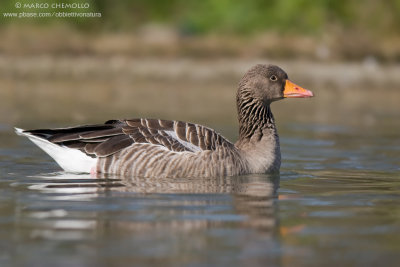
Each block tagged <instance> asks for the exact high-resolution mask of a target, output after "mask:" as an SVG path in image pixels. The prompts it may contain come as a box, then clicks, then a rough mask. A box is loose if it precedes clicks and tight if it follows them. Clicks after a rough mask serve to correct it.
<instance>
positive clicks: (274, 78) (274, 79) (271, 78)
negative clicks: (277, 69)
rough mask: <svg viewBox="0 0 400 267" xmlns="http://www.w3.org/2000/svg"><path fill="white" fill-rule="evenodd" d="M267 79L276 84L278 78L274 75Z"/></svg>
mask: <svg viewBox="0 0 400 267" xmlns="http://www.w3.org/2000/svg"><path fill="white" fill-rule="evenodd" d="M269 79H270V80H271V81H273V82H276V81H277V80H278V78H277V77H276V76H275V75H272V76H271V77H269Z"/></svg>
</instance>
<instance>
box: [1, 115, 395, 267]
mask: <svg viewBox="0 0 400 267" xmlns="http://www.w3.org/2000/svg"><path fill="white" fill-rule="evenodd" d="M374 129H375V130H374ZM280 134H281V147H282V154H283V164H282V168H281V173H280V175H275V176H268V175H248V176H241V177H225V178H214V179H156V178H153V179H144V178H124V179H121V177H113V176H104V177H100V178H99V179H93V178H91V177H90V175H73V174H68V173H64V172H60V170H59V168H58V166H57V165H56V164H55V163H53V162H52V161H51V160H50V159H49V158H48V157H47V156H46V155H45V154H44V153H43V152H41V151H40V150H38V149H36V148H35V147H34V145H33V144H31V143H30V142H29V141H28V140H26V139H24V138H21V137H18V136H15V135H14V134H13V133H12V130H11V128H10V127H9V126H7V125H3V127H2V128H1V137H0V139H1V141H2V147H1V150H0V157H1V162H0V166H1V176H0V224H1V227H0V265H1V266H10V265H14V266H143V265H149V266H152V265H154V266H398V264H399V262H400V234H399V233H400V209H399V207H400V143H399V139H398V137H397V134H396V133H395V131H393V129H392V128H390V129H387V128H384V129H379V127H378V128H370V129H369V130H368V131H367V130H366V129H360V128H355V127H351V126H346V125H339V126H337V125H326V124H325V125H322V124H318V123H317V124H312V123H305V124H300V123H286V124H281V125H280Z"/></svg>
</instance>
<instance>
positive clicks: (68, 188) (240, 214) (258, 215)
mask: <svg viewBox="0 0 400 267" xmlns="http://www.w3.org/2000/svg"><path fill="white" fill-rule="evenodd" d="M279 179H280V177H279V175H273V176H267V175H248V176H240V177H219V178H198V179H176V178H175V179H168V178H140V177H130V178H122V179H121V177H119V178H118V177H110V176H102V177H98V178H95V179H94V178H91V177H90V176H89V175H72V174H67V173H55V174H47V175H40V176H35V177H31V178H30V180H29V182H28V186H27V187H28V188H29V189H31V192H33V193H34V192H40V194H39V195H37V194H34V196H31V197H30V200H29V201H26V203H24V204H25V205H24V206H25V207H24V209H23V214H22V215H21V218H20V222H21V223H24V224H27V223H28V224H29V225H30V227H31V228H32V229H31V232H30V233H29V236H30V238H34V239H38V238H39V239H45V240H85V239H88V238H89V239H93V238H98V237H99V236H108V237H111V241H110V240H109V242H115V241H116V240H120V241H121V240H125V239H127V238H128V239H129V242H131V243H134V244H136V245H139V243H140V242H151V240H153V239H157V240H158V242H163V241H162V240H161V241H160V240H159V238H156V237H154V235H153V234H154V233H155V232H156V233H158V234H157V235H160V234H161V235H165V234H167V235H168V233H175V235H181V234H185V235H195V236H197V237H198V238H201V239H204V238H206V239H207V236H208V235H211V236H212V237H208V238H214V239H215V237H214V235H217V237H218V238H222V240H223V241H220V244H217V245H216V247H217V248H216V249H222V250H224V251H225V250H226V248H225V249H224V247H225V246H232V245H233V244H234V243H236V242H237V241H232V239H243V237H240V235H238V233H237V231H238V230H239V229H242V230H241V231H243V232H245V233H246V232H248V233H247V234H249V237H248V238H249V239H248V238H244V239H243V240H241V241H240V242H242V243H241V245H240V247H244V248H246V246H251V247H253V246H255V245H254V243H255V242H260V240H264V241H263V242H265V241H266V240H267V242H269V243H274V240H273V238H272V237H273V236H274V233H275V231H276V227H277V220H276V218H275V210H276V207H275V198H276V197H277V189H278V187H279ZM25 183H26V182H25ZM14 186H24V184H22V183H17V182H16V183H14ZM25 186H26V184H25ZM234 229H235V231H236V232H235V236H231V234H232V233H231V232H230V231H233V230H234ZM209 231H211V232H210V233H208V234H207V233H206V234H204V233H203V234H201V232H209ZM239 232H240V231H239ZM143 233H147V237H148V239H147V240H143V238H145V237H143ZM255 233H257V234H255ZM254 234H255V236H253V235H254ZM138 236H140V237H139V238H138ZM250 236H253V237H251V238H250ZM129 237H130V238H129ZM113 240H114V241H113ZM127 242H128V241H127ZM136 242H138V243H136ZM153 242H154V240H153ZM204 242H209V241H204ZM232 242H233V243H232ZM173 243H174V242H173ZM164 245H165V244H164ZM175 245H177V246H182V244H181V241H176V242H175ZM150 248H151V247H149V248H148V249H150ZM228 250H229V249H228ZM249 251H251V250H250V249H249ZM258 252H259V253H260V255H262V254H263V253H264V252H265V246H261V247H260V248H257V249H253V250H252V252H251V253H256V254H257V253H258ZM174 253H176V254H177V255H178V254H179V253H178V252H177V251H175V252H174ZM125 256H128V255H125ZM245 258H246V256H245Z"/></svg>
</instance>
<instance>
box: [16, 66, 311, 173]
mask: <svg viewBox="0 0 400 267" xmlns="http://www.w3.org/2000/svg"><path fill="white" fill-rule="evenodd" d="M312 96H313V93H312V92H311V91H309V90H307V89H304V88H302V87H300V86H298V85H296V84H295V83H293V82H291V81H290V80H289V79H288V75H287V74H286V72H285V71H283V70H282V69H281V68H280V67H278V66H275V65H265V64H258V65H255V66H254V67H252V68H251V69H250V70H248V71H247V72H246V73H245V75H244V76H243V77H242V79H241V80H240V82H239V86H238V90H237V94H236V102H237V112H238V120H239V138H238V140H237V142H236V143H231V142H230V141H228V140H227V139H226V138H224V137H223V136H222V135H220V134H219V133H217V132H216V131H215V130H213V129H210V128H208V127H205V126H202V125H199V124H195V123H189V122H182V121H173V120H161V119H144V118H136V119H122V120H108V121H106V122H105V123H103V124H93V125H83V126H76V127H68V128H56V129H37V130H23V129H19V128H15V131H16V133H17V134H18V135H22V136H25V137H27V138H29V139H30V140H31V141H32V142H33V143H35V144H36V145H38V146H39V147H40V148H41V149H42V150H44V151H45V152H46V153H47V154H49V155H50V156H51V157H52V158H53V159H54V160H55V161H56V162H57V163H58V165H59V166H60V167H61V168H62V169H64V171H66V172H74V173H91V174H93V175H95V174H97V173H104V174H115V175H121V176H131V177H132V176H136V177H160V178H161V177H168V178H169V177H171V178H172V177H180V178H183V177H220V176H234V175H245V174H252V173H276V172H279V169H280V165H281V153H280V145H279V137H278V132H277V129H276V126H275V120H274V116H273V115H272V112H271V108H270V105H271V103H272V102H274V101H277V100H280V99H283V98H305V97H312Z"/></svg>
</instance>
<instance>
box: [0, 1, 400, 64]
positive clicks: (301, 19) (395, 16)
mask: <svg viewBox="0 0 400 267" xmlns="http://www.w3.org/2000/svg"><path fill="white" fill-rule="evenodd" d="M17 2H18V1H17V0H3V1H2V3H1V4H0V6H1V11H2V12H47V11H51V12H53V11H63V12H71V11H72V12H74V11H75V12H96V13H100V14H101V18H55V17H54V16H53V17H51V18H36V19H29V18H20V19H16V18H6V17H4V14H3V18H2V24H1V28H2V30H3V31H4V29H5V28H7V27H9V26H10V25H15V24H17V25H18V26H21V25H23V24H29V25H30V26H32V24H33V25H35V26H40V27H41V28H43V27H46V26H47V27H48V26H49V25H50V26H52V27H61V26H63V27H64V28H65V27H68V28H70V31H73V32H75V31H77V34H78V35H82V34H83V35H86V34H107V33H113V34H116V33H120V34H122V33H125V34H133V35H136V36H138V37H143V35H146V34H149V35H151V34H154V35H159V37H158V40H159V42H160V43H162V41H164V43H168V41H170V42H171V40H166V39H168V38H169V39H174V41H175V45H176V43H179V44H180V45H181V46H182V47H183V48H182V49H183V50H184V51H180V52H177V51H169V50H173V49H171V48H170V49H168V48H164V49H160V48H159V49H158V52H160V51H159V50H161V52H162V54H164V53H168V52H169V53H172V52H173V53H178V54H185V55H187V54H200V55H201V56H205V55H207V53H201V51H199V50H201V49H199V48H198V47H195V45H194V44H187V43H185V41H187V39H190V38H195V37H197V38H200V37H202V38H208V39H210V38H211V37H210V36H213V37H214V38H213V42H214V43H215V42H217V43H221V44H222V47H218V45H214V47H210V46H213V45H212V44H209V45H208V46H209V47H208V50H212V52H213V53H212V55H213V56H214V55H216V54H217V55H218V54H223V55H225V56H226V55H228V56H232V55H234V56H235V55H240V56H242V55H243V54H246V51H245V50H246V47H251V48H252V49H253V50H254V47H256V48H257V49H256V51H253V52H252V53H250V52H248V53H250V54H252V55H253V56H254V54H255V55H256V56H260V55H268V56H270V57H278V58H282V57H294V56H306V57H312V58H317V59H318V58H319V59H321V58H322V59H328V58H330V59H331V58H334V59H341V60H354V59H360V58H363V57H366V56H371V55H372V56H375V57H377V58H379V59H380V60H384V61H389V62H393V61H398V60H399V59H400V45H399V44H400V42H399V39H400V36H399V31H400V16H399V14H400V1H399V0H385V1H381V0H365V1H362V0H349V1H345V0H320V1H312V0H267V1H265V0H264V1H262V0H252V1H240V0H203V1H194V0H171V1H157V0H149V1H138V0H136V1H128V0H119V1H118V0H117V1H111V0H96V1H90V0H64V1H56V0H35V1H26V0H21V1H19V2H20V3H21V4H24V3H29V4H32V3H34V4H40V3H42V4H43V3H47V4H49V5H50V6H51V4H53V3H89V5H90V6H89V8H78V9H73V8H63V9H62V8H58V9H52V8H48V9H46V8H42V9H40V8H24V7H22V8H15V3H17ZM64 31H65V29H64ZM151 31H152V32H151ZM6 36H7V35H6ZM257 37H258V38H257ZM261 37H264V38H261ZM146 38H150V37H148V36H147V35H146ZM139 39H140V38H139ZM154 39H157V38H154ZM161 39H165V40H161ZM175 39H178V40H175ZM226 39H227V40H226ZM232 39H234V40H232ZM243 39H244V40H243ZM44 41H46V40H44ZM268 41H270V42H271V43H273V44H274V45H268V44H265V43H268ZM279 41H281V42H282V44H279V45H277V44H276V43H277V42H278V43H279ZM210 42H211V41H210ZM232 42H234V43H235V42H237V44H236V43H235V44H232ZM247 42H250V46H246V45H245V44H246V43H247ZM76 45H77V44H76ZM81 45H82V46H83V44H81ZM146 45H148V44H146ZM55 46H57V44H55ZM71 46H72V45H70V47H69V50H74V47H71ZM87 46H89V47H87ZM224 46H225V47H224ZM226 46H227V47H226ZM217 47H218V48H217ZM63 48H64V49H65V45H64V46H63ZM90 48H91V47H90V45H86V49H87V50H94V49H90ZM212 48H214V49H212ZM22 49H27V48H26V47H23V48H22ZM75 49H78V48H75ZM115 49H117V48H115ZM120 49H122V48H120ZM136 49H137V47H136ZM3 50H4V48H3ZM54 50H57V49H56V48H53V49H52V51H54ZM78 50H79V49H78ZM141 50H143V49H141ZM156 50H157V49H156ZM205 50H207V49H205ZM315 51H316V52H315ZM141 52H142V51H141ZM161 52H160V53H161ZM208 52H209V51H208ZM133 53H139V52H133Z"/></svg>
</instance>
